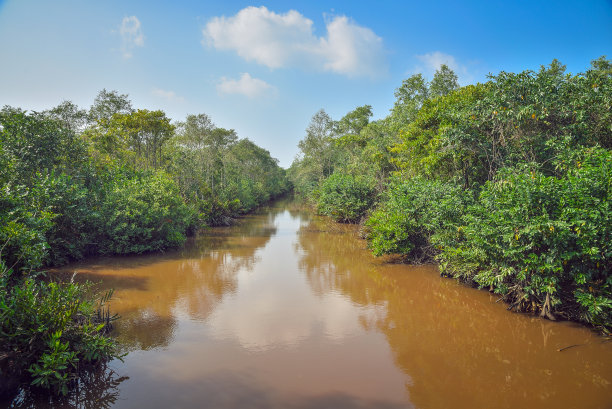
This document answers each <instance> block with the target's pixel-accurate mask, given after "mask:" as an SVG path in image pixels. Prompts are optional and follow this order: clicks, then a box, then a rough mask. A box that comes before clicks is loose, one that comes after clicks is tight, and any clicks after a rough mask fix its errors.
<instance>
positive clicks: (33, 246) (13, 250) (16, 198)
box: [0, 185, 55, 273]
mask: <svg viewBox="0 0 612 409" xmlns="http://www.w3.org/2000/svg"><path fill="white" fill-rule="evenodd" d="M31 200H32V194H31V191H30V189H28V188H26V187H25V186H11V185H4V186H2V187H1V188H0V256H1V258H2V259H3V260H4V261H5V263H6V265H7V266H8V267H9V268H10V269H11V271H13V272H16V273H22V272H25V273H28V272H30V271H32V270H36V269H38V268H40V267H41V266H42V265H43V263H44V261H45V258H46V257H47V249H48V245H47V239H46V236H45V235H46V233H47V232H48V231H49V229H50V228H51V227H52V226H53V221H52V220H53V218H54V216H55V215H54V214H53V213H51V212H49V211H47V210H45V209H36V208H32V207H31V206H29V205H28V202H31Z"/></svg>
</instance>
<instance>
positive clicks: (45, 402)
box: [0, 365, 129, 409]
mask: <svg viewBox="0 0 612 409" xmlns="http://www.w3.org/2000/svg"><path fill="white" fill-rule="evenodd" d="M128 379H129V378H128V377H126V376H119V375H117V373H115V372H114V371H113V370H112V369H110V368H109V367H108V366H106V365H101V366H99V367H97V368H94V369H91V370H88V371H84V372H83V373H81V375H80V376H79V379H78V380H77V381H75V382H76V383H77V384H76V386H75V387H74V389H72V390H71V392H70V393H69V394H68V395H67V396H53V395H51V396H50V395H49V392H47V391H45V390H38V389H34V388H23V389H21V390H20V391H19V392H18V394H17V396H16V397H15V398H12V399H11V401H6V402H2V400H0V406H1V407H6V408H8V409H35V408H40V407H53V408H58V409H63V408H71V409H72V408H74V409H106V408H110V407H112V406H113V405H114V404H115V402H117V399H119V386H120V385H121V383H122V382H124V381H126V380H128Z"/></svg>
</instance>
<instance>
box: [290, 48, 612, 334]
mask: <svg viewBox="0 0 612 409" xmlns="http://www.w3.org/2000/svg"><path fill="white" fill-rule="evenodd" d="M395 96H396V102H395V105H394V107H393V108H392V109H391V112H390V114H389V115H388V116H387V117H386V118H383V119H381V120H378V121H370V117H371V116H372V109H371V107H370V106H368V105H366V106H362V107H358V108H356V109H355V110H353V111H351V112H349V113H348V114H346V115H345V116H344V117H343V118H341V119H340V120H338V121H334V120H332V119H331V118H330V117H329V115H327V114H326V113H325V112H324V111H319V112H318V113H316V114H315V115H314V116H313V118H312V121H311V123H310V125H309V126H308V128H307V129H306V136H305V138H304V139H303V140H302V141H301V142H300V144H299V147H300V150H301V153H300V155H299V156H298V157H297V158H296V160H295V161H294V163H293V164H292V166H291V168H290V169H289V170H288V174H289V177H290V179H291V181H292V183H293V184H294V186H295V190H296V192H297V193H299V194H301V195H303V196H304V197H308V198H310V199H311V200H312V202H313V204H314V205H315V206H316V207H317V209H318V211H319V212H320V213H322V214H326V215H330V216H332V217H333V218H334V219H336V220H338V221H342V222H364V231H365V234H366V236H367V239H368V241H369V246H370V248H371V250H372V251H373V252H374V253H375V254H377V255H382V254H388V253H395V254H400V255H402V256H403V257H404V258H405V259H406V260H407V261H408V262H415V261H416V262H421V261H437V262H438V263H439V265H440V270H441V272H442V274H444V275H448V276H451V277H455V278H458V279H460V280H462V281H464V282H466V283H469V284H472V285H475V286H478V287H481V288H486V289H488V290H490V291H493V292H495V293H498V294H500V296H501V297H502V298H503V299H505V300H506V301H507V302H508V303H509V309H515V310H517V311H530V312H534V313H539V314H540V315H541V316H544V317H548V318H550V319H556V318H558V317H560V318H565V319H572V320H577V321H581V322H584V323H587V324H590V325H593V326H596V327H598V328H599V329H601V330H603V331H606V332H609V331H610V330H611V329H612V276H611V275H610V272H611V271H612V246H611V244H610V243H611V241H612V227H611V226H612V209H611V202H610V195H611V193H612V152H611V149H612V64H611V63H610V61H608V60H607V59H605V57H601V58H599V59H597V60H594V61H593V62H592V64H591V67H590V68H589V69H588V70H587V71H586V72H584V73H580V74H576V75H572V74H567V73H566V72H565V67H564V66H563V65H562V64H561V63H559V62H558V61H556V60H554V61H553V62H552V63H551V64H550V65H549V66H542V67H541V69H540V70H539V71H537V72H534V71H524V72H521V73H518V74H515V73H506V72H502V73H500V74H498V75H495V76H490V77H489V80H488V81H487V82H486V83H484V84H480V83H479V84H476V85H468V86H464V87H460V86H459V84H458V82H457V76H456V75H455V74H454V73H453V71H452V70H450V69H449V68H448V67H447V66H445V65H442V66H441V68H440V69H439V70H438V71H437V72H436V74H435V76H434V78H433V80H432V81H431V82H427V81H426V80H425V79H424V78H423V76H422V75H420V74H417V75H413V76H411V77H410V78H408V79H406V80H404V81H403V83H402V85H401V86H400V87H399V88H398V89H397V90H396V93H395Z"/></svg>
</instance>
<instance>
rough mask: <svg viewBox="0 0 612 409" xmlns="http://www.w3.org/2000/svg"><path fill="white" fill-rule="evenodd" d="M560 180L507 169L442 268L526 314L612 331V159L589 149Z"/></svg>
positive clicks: (473, 211)
mask: <svg viewBox="0 0 612 409" xmlns="http://www.w3.org/2000/svg"><path fill="white" fill-rule="evenodd" d="M558 167H559V168H560V170H562V169H561V168H562V167H564V168H565V169H566V171H565V172H566V173H565V174H564V175H563V176H562V177H559V178H557V177H552V176H545V175H543V174H542V173H541V172H539V171H538V170H537V169H530V168H529V167H527V166H522V167H515V168H505V169H502V170H501V171H500V172H499V174H498V175H497V177H496V180H495V181H492V182H487V184H486V185H485V186H484V188H483V190H482V192H481V194H480V198H479V203H478V204H477V205H475V206H472V207H470V209H469V211H468V213H467V214H466V216H465V227H464V231H465V240H463V241H462V242H461V243H458V244H457V245H455V246H452V245H451V246H449V247H446V248H444V250H443V253H442V254H441V257H440V258H441V260H442V261H443V263H442V268H443V269H444V270H445V271H447V272H449V273H451V274H453V275H454V276H456V277H459V278H462V279H466V280H473V281H474V282H476V283H477V284H478V285H479V286H481V287H488V288H490V289H492V290H494V291H495V292H497V293H500V294H503V295H504V296H505V297H506V299H507V300H508V301H509V302H511V303H512V304H511V306H512V307H514V308H516V309H517V310H521V311H527V310H530V311H540V312H541V314H542V315H546V316H548V317H550V318H553V314H555V313H558V314H560V315H562V316H565V317H567V318H571V319H578V320H581V321H584V322H588V323H590V324H594V325H601V326H604V327H605V326H607V327H610V325H611V324H612V295H611V289H612V278H611V276H610V271H612V246H611V241H612V233H611V226H612V212H611V207H610V206H611V205H610V193H611V191H612V153H610V151H608V150H605V149H599V148H592V149H586V150H584V151H582V152H581V153H580V154H579V155H578V156H577V158H576V159H575V160H574V161H573V162H572V163H560V164H559V166H558Z"/></svg>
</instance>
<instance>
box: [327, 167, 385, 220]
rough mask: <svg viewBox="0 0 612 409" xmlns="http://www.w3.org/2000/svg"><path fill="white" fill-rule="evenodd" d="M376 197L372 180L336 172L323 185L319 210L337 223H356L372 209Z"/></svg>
mask: <svg viewBox="0 0 612 409" xmlns="http://www.w3.org/2000/svg"><path fill="white" fill-rule="evenodd" d="M374 196H375V189H374V182H373V181H372V180H371V179H366V178H363V177H355V176H353V175H347V174H344V173H338V172H336V173H333V174H332V175H331V176H330V177H328V178H327V179H325V180H324V181H323V183H322V184H321V188H320V189H319V192H318V202H317V208H318V210H319V212H320V213H321V214H325V215H327V216H330V217H332V218H333V219H334V220H336V221H339V222H344V223H355V222H358V221H359V220H360V219H361V218H362V217H364V216H365V214H366V212H367V211H368V209H370V207H371V206H372V204H373V202H374Z"/></svg>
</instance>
